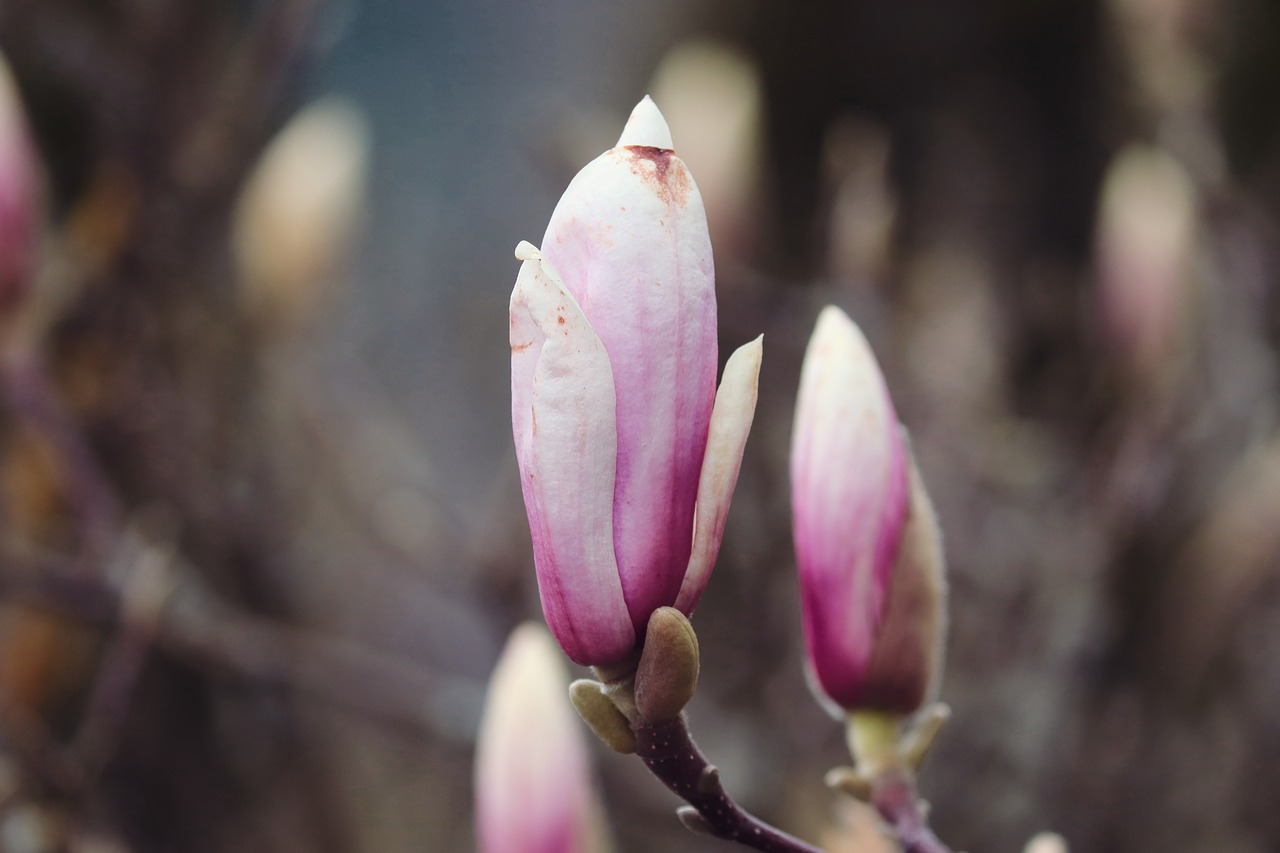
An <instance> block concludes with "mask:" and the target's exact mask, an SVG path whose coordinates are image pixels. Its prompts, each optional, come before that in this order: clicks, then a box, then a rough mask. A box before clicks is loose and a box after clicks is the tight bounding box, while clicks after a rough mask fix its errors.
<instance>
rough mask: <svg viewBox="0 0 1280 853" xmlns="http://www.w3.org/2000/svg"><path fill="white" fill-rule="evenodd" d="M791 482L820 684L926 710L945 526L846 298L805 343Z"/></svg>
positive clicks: (936, 655)
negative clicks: (941, 527) (845, 303)
mask: <svg viewBox="0 0 1280 853" xmlns="http://www.w3.org/2000/svg"><path fill="white" fill-rule="evenodd" d="M791 489H792V507H793V530H794V537H795V547H796V562H797V566H798V568H799V574H800V588H801V595H802V602H803V606H804V629H805V632H804V633H805V647H806V650H807V653H808V663H809V667H810V670H811V674H812V675H813V677H814V679H815V680H816V682H817V684H816V686H817V687H818V689H820V690H821V692H822V693H823V694H825V696H827V697H829V698H830V699H831V701H832V702H834V703H835V704H836V705H837V706H839V707H841V708H843V709H845V710H847V711H853V710H873V711H885V712H891V713H897V714H907V713H911V712H913V711H915V710H916V709H917V708H919V707H920V706H921V705H922V704H923V703H924V702H925V700H926V699H927V698H928V696H929V694H930V692H931V691H932V690H933V688H934V683H935V681H936V680H937V677H938V673H939V671H940V669H941V661H942V646H941V644H942V636H943V627H944V625H943V618H944V617H943V612H944V611H943V605H944V599H945V586H944V581H943V577H942V553H941V546H940V537H939V533H938V529H937V523H936V521H935V519H934V515H933V510H932V507H931V505H930V503H929V499H928V495H927V494H926V493H925V490H924V486H923V484H922V483H921V481H920V478H919V475H918V474H917V473H916V471H915V467H914V465H913V464H912V462H911V459H910V455H909V453H908V450H907V448H906V446H905V443H904V440H903V435H902V429H901V427H900V426H899V424H898V419H897V415H896V414H895V413H894V410H893V403H892V402H891V401H890V399H889V392H888V389H887V388H886V387H885V383H884V378H883V377H882V376H881V374H880V370H879V368H878V367H877V365H876V362H875V357H874V356H873V355H872V354H871V349H870V347H869V346H868V345H867V342H866V339H865V338H863V336H862V333H861V332H860V331H859V330H858V328H857V326H855V325H854V324H853V323H852V321H850V320H849V318H848V317H847V316H845V314H844V313H843V312H841V311H840V310H839V309H837V308H834V307H829V308H826V309H825V310H824V311H823V312H822V315H821V316H820V317H819V319H818V324H817V327H816V328H815V330H814V333H813V338H812V339H811V340H810V342H809V348H808V351H807V352H806V354H805V361H804V368H803V371H802V373H801V378H800V394H799V398H798V400H797V402H796V420H795V430H794V433H793V436H792V444H791Z"/></svg>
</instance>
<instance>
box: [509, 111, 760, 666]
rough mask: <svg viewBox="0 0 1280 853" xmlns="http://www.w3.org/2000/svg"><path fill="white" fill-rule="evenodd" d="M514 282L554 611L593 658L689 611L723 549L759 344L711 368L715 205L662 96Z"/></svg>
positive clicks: (562, 210)
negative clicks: (679, 149)
mask: <svg viewBox="0 0 1280 853" xmlns="http://www.w3.org/2000/svg"><path fill="white" fill-rule="evenodd" d="M516 257H517V258H519V259H520V260H522V261H523V262H524V263H523V265H522V266H521V269H520V275H519V277H518V278H517V280H516V286H515V290H514V292H513V293H512V294H511V414H512V424H513V431H514V434H515V444H516V458H517V460H518V462H519V464H520V474H521V486H522V489H523V491H524V500H525V508H526V510H527V511H528V515H529V528H530V531H531V533H532V535H533V551H534V562H535V564H536V566H537V572H538V588H539V591H540V592H541V595H542V608H543V612H544V614H545V615H546V618H547V624H548V625H549V626H550V627H551V631H552V633H553V634H555V636H556V639H557V640H559V641H560V645H561V646H562V647H563V648H564V650H565V652H566V653H567V654H568V655H569V657H571V658H572V659H573V660H575V661H577V662H578V663H580V664H584V665H609V664H615V663H619V662H621V661H623V660H624V659H626V658H628V657H629V656H630V654H631V653H632V651H633V650H634V649H635V648H636V646H637V645H638V640H639V638H641V637H643V636H644V631H645V627H646V625H647V623H648V621H649V615H650V614H651V613H653V611H654V610H655V609H657V608H658V607H662V606H664V605H674V606H675V607H677V608H678V609H679V610H680V611H681V612H683V613H685V614H688V613H690V612H692V610H693V608H694V606H695V605H696V604H697V602H698V598H699V597H700V596H701V594H702V590H703V588H704V587H705V586H706V583H707V579H708V577H709V574H710V572H711V567H712V565H713V564H714V562H715V558H716V554H717V553H718V551H719V548H720V539H721V535H722V533H723V530H724V521H725V516H726V514H727V513H728V509H729V500H730V497H731V496H732V494H733V488H734V485H735V484H736V482H737V477H738V468H739V465H740V464H741V461H742V451H743V447H744V446H745V443H746V439H747V433H748V431H749V430H750V428H751V420H752V418H753V416H754V413H755V403H756V381H757V377H758V375H759V370H760V355H761V343H760V340H759V339H757V340H755V341H753V342H751V343H749V344H746V345H745V346H743V347H742V348H740V349H739V350H738V351H737V352H735V353H734V354H733V356H732V357H731V358H730V359H729V362H728V364H727V365H726V366H725V371H724V381H723V382H722V383H721V385H720V391H719V394H717V393H716V389H715V373H716V303H715V280H714V272H713V268H712V261H711V242H710V238H709V237H708V235H707V222H706V216H705V215H704V213H703V208H702V200H701V198H700V197H699V195H698V189H697V187H696V186H695V185H694V183H693V178H692V177H691V176H690V174H689V170H688V169H687V168H686V167H685V165H684V163H683V161H681V159H680V158H679V157H677V156H676V155H675V152H674V151H673V150H672V147H671V134H670V131H669V130H668V128H667V123H666V121H665V120H664V119H663V117H662V114H661V113H660V112H658V108H657V107H656V106H655V105H654V103H653V101H651V100H650V99H649V98H647V97H646V98H645V99H644V100H643V101H641V102H640V104H639V105H638V106H637V107H636V108H635V111H634V112H633V113H632V115H631V119H630V121H628V122H627V126H626V128H625V129H624V130H623V132H622V138H621V139H619V140H618V145H617V147H615V148H612V149H610V150H609V151H606V152H605V153H604V154H602V155H600V156H599V157H598V158H596V159H595V160H594V161H592V162H591V163H589V164H588V165H587V166H586V167H585V168H584V169H583V170H582V171H581V172H579V173H578V175H577V177H575V178H574V179H573V181H572V182H571V183H570V184H569V188H568V189H567V190H566V191H565V194H564V196H563V197H562V198H561V199H560V203H559V204H558V205H557V206H556V209H555V212H554V213H553V214H552V216H551V222H550V224H549V225H548V226H547V232H546V234H545V236H544V237H543V241H542V249H541V251H539V250H538V249H536V248H534V247H533V246H532V245H530V244H529V243H521V244H520V246H519V247H518V248H517V249H516Z"/></svg>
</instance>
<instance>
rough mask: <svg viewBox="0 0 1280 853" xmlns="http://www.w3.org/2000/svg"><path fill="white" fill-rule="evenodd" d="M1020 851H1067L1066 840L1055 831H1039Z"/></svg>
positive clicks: (1030, 852) (1064, 852) (1062, 852)
mask: <svg viewBox="0 0 1280 853" xmlns="http://www.w3.org/2000/svg"><path fill="white" fill-rule="evenodd" d="M1022 853H1067V841H1066V839H1065V838H1063V837H1062V836H1061V835H1058V834H1057V833H1056V832H1041V833H1038V834H1037V835H1035V836H1034V837H1033V838H1032V839H1031V840H1030V841H1028V842H1027V846H1026V847H1024V848H1023V851H1022Z"/></svg>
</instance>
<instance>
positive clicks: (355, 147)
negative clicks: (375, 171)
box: [233, 98, 369, 331]
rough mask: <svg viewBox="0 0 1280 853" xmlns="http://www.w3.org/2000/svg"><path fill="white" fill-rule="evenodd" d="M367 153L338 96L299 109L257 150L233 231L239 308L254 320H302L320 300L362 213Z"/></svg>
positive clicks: (358, 124) (351, 111)
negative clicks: (240, 297) (239, 300)
mask: <svg viewBox="0 0 1280 853" xmlns="http://www.w3.org/2000/svg"><path fill="white" fill-rule="evenodd" d="M368 160H369V130H368V126H367V125H366V123H365V120H364V118H363V116H362V115H361V114H360V112H359V111H358V110H357V109H356V108H355V107H354V106H353V105H352V104H350V103H348V102H346V101H344V100H341V99H338V98H327V99H324V100H321V101H318V102H316V103H314V104H312V105H311V106H308V107H307V108H306V109H304V110H302V111H301V112H300V113H298V114H297V115H296V116H294V117H293V118H292V119H291V120H290V121H289V123H288V124H286V125H285V127H284V129H282V130H281V131H280V132H279V133H278V134H277V135H276V137H275V138H274V139H273V140H271V143H270V144H269V145H268V146H267V149H266V150H265V151H264V152H263V154H262V157H261V159H260V160H259V161H258V165H257V166H256V167H255V169H254V171H253V173H252V174H251V175H250V177H249V179H248V181H247V183H246V184H245V187H244V190H243V191H242V192H241V195H240V201H239V205H238V207H237V210H236V216H235V222H234V233H233V248H234V250H235V256H236V260H237V263H238V264H239V267H240V277H241V288H242V290H241V296H242V299H243V301H244V307H245V310H246V311H247V312H248V314H249V316H250V318H251V319H252V320H254V321H255V322H256V323H257V324H258V325H259V326H261V327H263V328H265V329H269V330H272V331H280V330H284V329H290V330H291V329H294V328H297V327H299V326H305V325H306V324H307V323H308V322H309V321H311V320H312V319H313V318H314V317H315V316H316V315H317V314H318V313H319V312H320V311H321V310H322V309H323V308H324V307H325V304H326V303H327V301H328V298H329V297H330V295H331V293H332V291H333V289H334V288H335V286H336V284H337V279H338V276H339V275H340V274H341V271H342V267H343V265H344V264H345V263H346V262H347V260H348V256H349V254H350V252H351V250H352V247H353V244H354V242H355V239H356V235H357V232H358V230H359V224H360V220H361V218H362V216H363V213H364V199H365V191H366V183H367V172H368Z"/></svg>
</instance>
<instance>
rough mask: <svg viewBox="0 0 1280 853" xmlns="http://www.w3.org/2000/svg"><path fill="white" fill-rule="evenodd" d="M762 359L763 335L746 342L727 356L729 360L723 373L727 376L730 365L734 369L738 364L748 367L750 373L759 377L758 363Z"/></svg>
mask: <svg viewBox="0 0 1280 853" xmlns="http://www.w3.org/2000/svg"><path fill="white" fill-rule="evenodd" d="M763 358H764V335H757V336H756V337H755V339H754V340H751V341H747V342H746V343H745V344H743V345H742V346H740V347H738V348H737V349H736V350H734V351H733V354H732V355H730V356H729V360H728V361H727V362H725V367H724V372H725V375H726V376H727V375H728V374H729V371H730V369H731V365H732V366H733V367H734V368H736V369H743V368H738V367H737V365H738V364H739V363H743V364H744V366H745V365H750V366H751V369H752V371H753V372H754V373H755V374H757V375H759V373H760V361H761V359H763Z"/></svg>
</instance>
